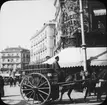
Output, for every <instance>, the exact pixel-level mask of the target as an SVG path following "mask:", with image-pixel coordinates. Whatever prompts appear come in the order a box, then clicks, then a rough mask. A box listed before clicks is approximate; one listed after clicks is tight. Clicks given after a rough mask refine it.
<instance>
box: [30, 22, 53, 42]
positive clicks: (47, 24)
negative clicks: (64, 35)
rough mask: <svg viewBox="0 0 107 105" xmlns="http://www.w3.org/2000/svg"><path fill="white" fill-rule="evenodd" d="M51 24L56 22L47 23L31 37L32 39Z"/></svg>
mask: <svg viewBox="0 0 107 105" xmlns="http://www.w3.org/2000/svg"><path fill="white" fill-rule="evenodd" d="M50 24H55V22H49V23H45V24H44V26H43V27H42V28H41V29H40V30H39V31H38V32H37V33H36V34H35V35H34V36H32V37H31V39H30V40H32V39H33V38H34V37H36V36H38V35H39V34H40V33H41V32H43V31H44V29H45V28H46V27H47V26H49V25H50Z"/></svg>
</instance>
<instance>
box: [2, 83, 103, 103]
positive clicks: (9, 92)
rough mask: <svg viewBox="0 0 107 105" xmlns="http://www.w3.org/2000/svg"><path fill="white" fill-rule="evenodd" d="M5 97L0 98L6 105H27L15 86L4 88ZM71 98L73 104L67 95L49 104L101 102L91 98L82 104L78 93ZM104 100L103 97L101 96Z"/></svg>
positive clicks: (73, 93)
mask: <svg viewBox="0 0 107 105" xmlns="http://www.w3.org/2000/svg"><path fill="white" fill-rule="evenodd" d="M4 89H5V97H2V100H3V102H4V103H6V104H10V105H29V104H28V103H26V102H25V101H24V100H23V98H22V97H21V95H20V87H19V86H18V85H17V86H16V87H14V86H13V87H10V86H5V88H4ZM71 97H72V98H73V99H75V103H71V102H70V101H69V98H68V96H67V94H66V93H65V94H64V96H63V100H62V101H54V102H52V103H50V104H52V105H73V104H75V105H86V104H87V105H97V104H99V103H101V102H96V97H95V96H91V97H88V98H87V103H84V102H83V97H84V93H80V92H74V91H73V92H72V94H71ZM102 99H104V96H102Z"/></svg>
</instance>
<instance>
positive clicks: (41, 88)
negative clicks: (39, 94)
mask: <svg viewBox="0 0 107 105" xmlns="http://www.w3.org/2000/svg"><path fill="white" fill-rule="evenodd" d="M38 89H49V87H40V88H38Z"/></svg>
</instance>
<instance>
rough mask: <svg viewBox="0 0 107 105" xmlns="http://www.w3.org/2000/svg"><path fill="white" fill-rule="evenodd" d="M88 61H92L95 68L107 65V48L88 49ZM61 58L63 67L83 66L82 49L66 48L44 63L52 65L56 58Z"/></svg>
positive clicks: (60, 61)
mask: <svg viewBox="0 0 107 105" xmlns="http://www.w3.org/2000/svg"><path fill="white" fill-rule="evenodd" d="M86 52H87V60H90V61H91V65H93V66H106V65H107V48H106V47H89V48H87V49H86ZM56 56H59V64H60V66H61V67H76V66H83V55H82V48H73V47H72V48H71V47H69V48H66V49H63V50H62V51H61V52H60V53H58V54H57V55H55V56H54V57H52V58H50V59H49V60H47V61H46V62H44V63H48V64H52V63H53V62H54V61H55V57H56Z"/></svg>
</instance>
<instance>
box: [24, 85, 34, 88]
mask: <svg viewBox="0 0 107 105" xmlns="http://www.w3.org/2000/svg"><path fill="white" fill-rule="evenodd" d="M23 85H26V86H28V87H30V88H33V87H32V86H31V85H28V84H23Z"/></svg>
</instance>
